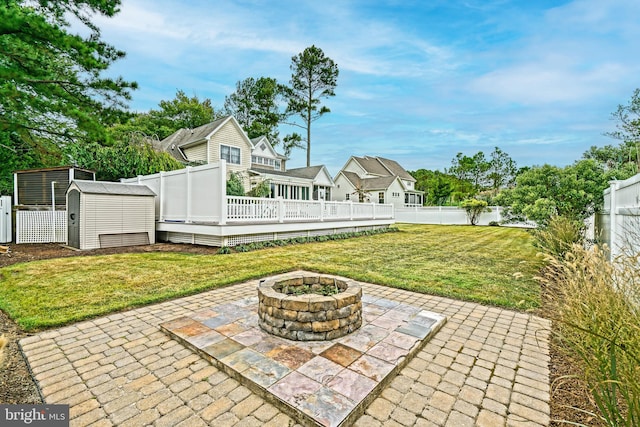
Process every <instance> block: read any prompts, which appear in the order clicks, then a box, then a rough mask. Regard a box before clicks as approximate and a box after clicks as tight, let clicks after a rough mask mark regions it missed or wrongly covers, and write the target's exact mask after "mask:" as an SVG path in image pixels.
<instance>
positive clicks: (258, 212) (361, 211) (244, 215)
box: [226, 196, 393, 222]
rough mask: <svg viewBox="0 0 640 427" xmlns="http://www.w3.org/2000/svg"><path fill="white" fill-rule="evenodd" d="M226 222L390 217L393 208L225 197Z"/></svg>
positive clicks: (341, 203)
mask: <svg viewBox="0 0 640 427" xmlns="http://www.w3.org/2000/svg"><path fill="white" fill-rule="evenodd" d="M226 201H227V216H226V220H227V221H228V222H300V221H308V222H315V221H336V220H363V219H387V218H393V205H391V204H382V205H381V204H376V203H353V202H326V201H324V200H285V199H266V198H259V197H236V196H227V197H226Z"/></svg>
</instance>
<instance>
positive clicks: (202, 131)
mask: <svg viewBox="0 0 640 427" xmlns="http://www.w3.org/2000/svg"><path fill="white" fill-rule="evenodd" d="M229 119H231V116H226V117H223V118H221V119H218V120H214V121H213V122H211V123H207V124H206V125H202V126H198V127H197V128H194V129H184V128H183V129H178V130H177V131H175V132H174V133H172V134H171V135H169V136H168V137H166V138H165V139H163V140H162V141H159V142H154V143H153V145H154V147H156V149H158V150H161V151H166V152H167V153H169V154H171V155H172V156H173V157H174V158H176V159H178V160H180V161H182V162H185V161H187V158H186V157H185V156H184V154H183V153H182V151H181V150H180V148H181V147H185V146H187V145H190V144H193V143H196V142H198V141H202V142H204V141H205V139H206V138H207V137H208V136H209V135H211V134H212V133H213V132H215V131H216V130H217V129H218V128H219V127H220V126H222V125H223V124H224V123H226V122H227V121H228V120H229Z"/></svg>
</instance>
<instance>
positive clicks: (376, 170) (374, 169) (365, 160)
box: [353, 156, 391, 176]
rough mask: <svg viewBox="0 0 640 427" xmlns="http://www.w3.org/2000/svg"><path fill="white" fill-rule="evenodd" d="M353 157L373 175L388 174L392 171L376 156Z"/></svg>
mask: <svg viewBox="0 0 640 427" xmlns="http://www.w3.org/2000/svg"><path fill="white" fill-rule="evenodd" d="M353 159H354V160H355V161H356V162H358V163H359V164H360V166H362V168H363V169H364V170H365V171H366V172H367V173H368V174H371V175H379V176H388V175H390V174H391V171H390V170H388V169H387V168H385V167H384V165H383V164H382V163H380V162H379V161H378V159H377V158H376V157H368V156H364V157H356V156H354V157H353Z"/></svg>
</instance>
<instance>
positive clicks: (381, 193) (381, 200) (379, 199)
mask: <svg viewBox="0 0 640 427" xmlns="http://www.w3.org/2000/svg"><path fill="white" fill-rule="evenodd" d="M378 203H380V204H383V203H384V192H383V191H381V192H379V193H378Z"/></svg>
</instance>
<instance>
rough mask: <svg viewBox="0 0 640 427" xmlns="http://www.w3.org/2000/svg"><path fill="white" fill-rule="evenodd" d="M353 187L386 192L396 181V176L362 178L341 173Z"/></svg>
mask: <svg viewBox="0 0 640 427" xmlns="http://www.w3.org/2000/svg"><path fill="white" fill-rule="evenodd" d="M340 173H342V175H344V177H345V178H347V180H348V181H349V182H351V185H353V186H354V187H355V188H360V189H362V190H364V191H373V190H386V189H387V188H389V186H390V185H391V183H393V181H395V180H396V177H395V176H381V177H377V178H360V177H359V176H358V174H357V173H354V172H347V171H342V172H340Z"/></svg>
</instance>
